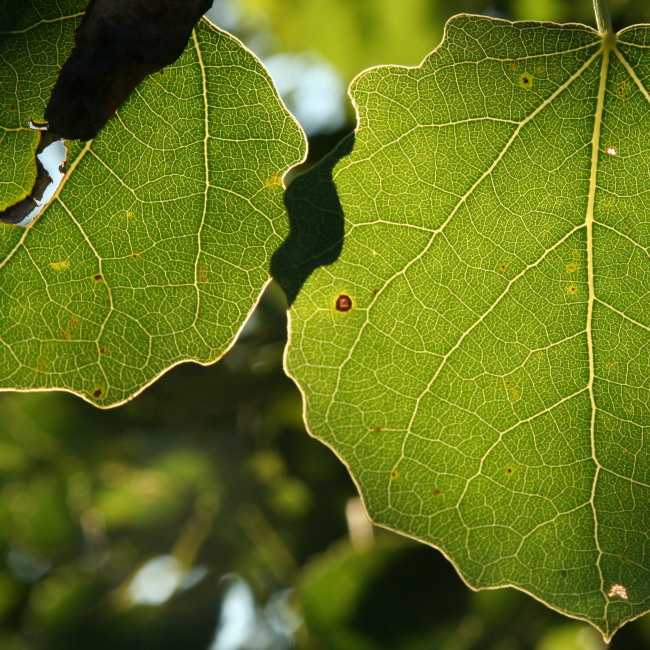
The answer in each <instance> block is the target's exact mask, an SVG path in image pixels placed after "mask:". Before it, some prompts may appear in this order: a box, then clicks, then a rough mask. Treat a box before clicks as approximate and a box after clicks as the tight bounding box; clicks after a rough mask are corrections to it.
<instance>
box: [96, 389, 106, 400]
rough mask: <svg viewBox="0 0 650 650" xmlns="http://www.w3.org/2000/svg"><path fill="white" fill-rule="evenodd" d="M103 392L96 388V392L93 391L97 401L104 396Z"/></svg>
mask: <svg viewBox="0 0 650 650" xmlns="http://www.w3.org/2000/svg"><path fill="white" fill-rule="evenodd" d="M103 392H104V391H103V390H102V389H101V388H95V390H94V391H93V397H94V398H95V399H99V398H100V397H101V396H102V393H103Z"/></svg>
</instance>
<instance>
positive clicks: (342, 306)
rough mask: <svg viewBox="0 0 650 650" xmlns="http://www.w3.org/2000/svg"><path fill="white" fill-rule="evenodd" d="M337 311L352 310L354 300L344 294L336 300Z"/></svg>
mask: <svg viewBox="0 0 650 650" xmlns="http://www.w3.org/2000/svg"><path fill="white" fill-rule="evenodd" d="M336 309H337V311H350V309H352V298H350V296H346V295H345V294H344V293H342V294H341V295H340V296H339V297H338V298H337V299H336Z"/></svg>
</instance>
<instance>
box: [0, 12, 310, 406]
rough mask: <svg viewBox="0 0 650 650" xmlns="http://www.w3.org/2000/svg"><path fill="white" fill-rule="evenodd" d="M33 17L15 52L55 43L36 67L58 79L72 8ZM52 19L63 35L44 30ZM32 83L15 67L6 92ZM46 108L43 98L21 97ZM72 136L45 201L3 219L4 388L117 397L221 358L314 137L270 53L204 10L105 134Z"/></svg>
mask: <svg viewBox="0 0 650 650" xmlns="http://www.w3.org/2000/svg"><path fill="white" fill-rule="evenodd" d="M69 4H71V5H73V4H75V3H69ZM77 5H83V3H76V4H75V7H71V9H74V8H79V7H78V6H77ZM72 13H74V11H71V14H72ZM31 18H32V23H30V25H31V29H28V31H27V34H28V35H29V38H28V39H26V40H25V39H23V41H21V42H22V46H21V47H22V48H23V50H24V51H23V52H22V56H23V58H25V56H27V55H28V54H29V52H30V48H33V47H35V44H38V43H49V45H48V48H47V51H46V52H44V53H43V56H47V57H49V58H48V61H52V63H51V64H50V65H49V66H48V67H47V69H46V70H45V71H44V72H43V73H42V75H41V76H40V77H38V81H39V87H45V88H48V89H49V88H51V86H52V84H53V82H54V78H55V75H56V72H57V65H56V63H57V59H56V57H57V56H59V54H58V53H59V52H60V53H61V54H60V56H64V55H65V53H66V52H67V51H69V47H70V45H69V42H71V38H72V36H71V35H72V34H73V29H74V23H75V20H77V19H78V16H77V15H75V16H73V17H72V18H70V19H65V18H62V19H61V20H59V21H56V22H54V23H52V22H43V21H40V20H38V17H37V16H35V15H32V16H31ZM53 25H56V29H57V30H60V32H61V33H62V34H63V33H65V34H66V37H65V39H64V40H63V41H61V39H58V40H57V39H56V38H51V39H50V40H48V35H50V36H51V34H50V31H51V30H52V29H53ZM63 25H66V29H63ZM4 38H5V40H7V39H10V38H15V35H12V34H7V35H5V37H4ZM12 42H13V41H12ZM19 49H20V48H19ZM3 51H4V50H3ZM14 55H15V52H14ZM14 55H12V56H14ZM7 56H9V55H8V54H7ZM27 58H28V57H27ZM11 60H13V59H11ZM58 63H59V64H60V63H61V61H58ZM28 82H29V75H27V74H24V75H23V74H21V75H17V74H16V75H15V80H14V84H13V86H12V88H11V89H13V88H14V87H16V88H17V89H18V90H17V93H18V95H19V96H20V97H23V98H24V97H25V96H27V95H28V90H27V89H28V86H29V83H28ZM2 91H3V96H5V95H9V94H10V88H9V84H7V85H4V84H3V86H2ZM44 96H46V94H44ZM28 103H29V102H28ZM43 105H44V102H43V100H42V98H41V97H40V96H38V95H36V96H35V99H34V101H33V102H31V103H29V107H28V108H27V109H26V110H27V111H28V112H29V114H30V115H33V116H38V115H40V114H42V110H43ZM22 117H24V113H21V119H22ZM25 126H26V124H25ZM68 147H69V149H70V151H69V154H68V164H69V171H68V173H67V176H66V179H65V181H64V185H63V187H62V188H61V190H60V191H59V192H58V193H57V195H56V197H55V199H54V200H53V201H52V202H51V204H50V205H49V206H48V207H47V208H46V211H45V212H44V214H42V215H41V216H40V217H39V218H38V220H37V221H36V222H35V223H34V224H32V225H31V226H30V227H29V228H28V229H27V230H26V231H25V230H22V229H20V228H14V227H6V228H2V229H0V247H1V250H2V252H3V253H4V256H3V258H2V259H3V262H2V268H1V270H0V272H1V273H2V274H3V278H4V279H3V285H2V286H3V287H4V289H3V293H2V295H1V296H0V305H1V307H0V309H1V311H2V313H3V314H5V324H4V327H3V328H2V330H1V331H0V339H1V340H2V342H3V344H4V345H3V346H2V348H3V351H4V358H3V359H2V361H3V363H2V364H1V365H0V368H1V369H2V376H1V377H0V387H2V388H7V389H24V390H33V389H65V390H70V391H73V392H75V393H78V394H80V395H81V396H83V397H84V398H86V399H88V400H90V401H92V402H93V403H95V404H97V405H99V406H105V407H106V406H115V405H117V404H120V403H122V402H124V401H125V400H127V399H129V398H131V397H133V396H134V395H135V394H137V393H138V392H139V391H141V390H142V389H143V388H144V387H145V386H147V385H149V384H150V383H151V382H152V381H154V380H155V379H156V378H157V377H158V376H159V375H160V374H162V373H163V372H165V371H166V370H167V369H169V368H170V367H171V366H173V365H175V364H177V363H181V362H183V361H188V360H194V361H197V362H200V363H211V362H214V361H216V360H217V359H218V358H220V357H221V356H222V355H223V354H224V353H225V351H226V350H227V349H228V348H229V347H230V346H231V345H232V344H233V342H234V340H235V338H236V337H237V334H238V332H239V331H240V330H241V328H242V327H243V325H244V323H245V322H246V320H247V318H248V315H249V313H250V312H251V311H252V309H253V307H254V306H255V304H256V303H257V300H258V299H259V296H260V294H261V292H262V290H263V288H264V286H265V285H266V283H267V282H268V280H269V272H268V265H269V261H270V257H271V254H272V252H273V251H274V250H275V248H277V246H278V245H279V244H280V242H281V241H282V237H283V236H284V234H285V233H286V230H287V229H286V225H285V223H284V208H283V203H282V193H283V192H282V190H283V182H282V178H283V176H284V173H285V172H286V171H287V170H288V169H289V168H290V167H292V166H293V165H295V164H296V163H298V162H299V161H300V160H301V159H302V158H303V157H304V152H305V140H304V135H303V134H302V131H301V129H300V127H299V126H298V125H297V123H296V122H295V120H293V118H292V117H291V116H290V114H289V113H288V111H287V110H286V108H285V107H284V106H283V104H282V102H281V101H280V99H279V97H278V95H277V92H276V90H275V88H274V86H273V83H272V81H271V79H270V77H269V76H268V74H267V73H266V71H265V70H264V68H263V67H262V65H261V63H260V62H259V61H258V60H257V59H256V58H255V57H254V56H253V55H252V54H251V53H250V52H249V51H248V50H246V48H244V46H243V45H242V44H241V43H239V42H238V41H237V40H236V39H234V38H233V37H231V36H230V35H228V34H226V33H225V32H221V31H220V30H218V29H216V28H215V27H213V26H212V25H211V24H210V23H208V22H207V21H201V22H200V23H199V24H198V25H197V28H196V30H195V33H194V35H193V37H192V39H191V40H190V43H189V45H188V47H187V48H186V50H185V52H184V54H183V55H182V56H181V58H180V59H179V60H178V61H177V62H176V63H175V64H174V65H172V66H169V67H167V68H165V69H164V70H163V71H162V72H161V73H157V74H155V75H153V76H151V77H150V78H148V79H147V80H146V81H145V82H143V83H142V84H141V85H140V86H139V87H138V88H137V89H136V90H135V92H134V93H133V95H132V96H131V97H130V98H129V100H128V101H127V102H126V104H125V105H124V106H123V107H122V109H120V111H119V112H118V114H117V115H116V116H115V118H114V119H112V120H111V121H110V122H109V124H107V125H106V127H105V128H104V129H103V130H102V132H101V133H100V135H99V136H98V137H97V138H95V139H94V140H92V141H90V142H89V143H87V144H86V145H83V144H79V143H71V142H68Z"/></svg>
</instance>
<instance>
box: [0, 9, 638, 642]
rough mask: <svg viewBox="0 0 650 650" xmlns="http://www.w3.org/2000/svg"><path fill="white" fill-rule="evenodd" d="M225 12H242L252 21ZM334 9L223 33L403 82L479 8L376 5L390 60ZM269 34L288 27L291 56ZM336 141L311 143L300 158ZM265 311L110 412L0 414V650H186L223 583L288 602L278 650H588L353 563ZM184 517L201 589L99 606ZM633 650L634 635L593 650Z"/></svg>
mask: <svg viewBox="0 0 650 650" xmlns="http://www.w3.org/2000/svg"><path fill="white" fill-rule="evenodd" d="M234 1H235V3H236V4H237V6H240V7H244V8H245V9H246V8H247V7H248V6H250V5H251V3H252V2H253V0H234ZM259 1H261V0H258V2H259ZM304 4H308V3H307V2H305V3H304ZM342 4H343V3H340V4H339V3H334V2H332V3H328V7H327V15H326V16H323V17H322V18H321V20H320V21H316V22H314V21H312V22H311V23H307V22H306V21H304V20H303V14H304V9H303V6H302V4H301V3H299V2H297V0H272V2H270V1H269V2H268V3H266V4H265V5H264V7H263V8H264V13H263V14H256V22H253V23H251V22H246V21H245V20H242V21H240V23H239V32H238V33H239V34H241V35H242V36H245V37H250V38H251V43H254V41H255V40H256V38H257V37H258V36H259V29H258V25H259V24H261V23H262V22H265V23H266V25H271V27H272V35H273V39H274V42H275V47H276V48H277V49H278V50H279V51H285V50H287V49H291V48H293V49H294V50H295V49H298V50H300V49H301V48H307V49H314V48H317V49H320V50H321V51H322V52H324V53H326V55H328V53H329V52H334V54H332V56H331V58H332V60H334V58H335V56H337V55H336V53H337V52H342V53H345V52H347V49H346V48H347V45H348V44H347V42H344V41H342V39H341V38H340V35H342V34H346V35H348V37H349V35H352V37H353V38H354V39H355V41H356V42H355V43H354V44H353V45H354V47H353V48H352V49H351V50H350V52H353V51H354V52H356V54H355V55H354V56H358V57H359V59H355V58H354V56H353V55H352V54H344V55H342V56H341V57H340V68H339V70H340V72H341V75H342V76H343V77H344V78H346V79H350V78H351V77H352V76H354V75H356V74H357V73H358V72H360V71H361V70H362V69H363V68H364V67H366V66H367V65H375V64H384V63H403V64H408V65H415V64H417V63H419V61H420V60H421V59H422V58H423V57H424V55H425V54H426V53H427V52H428V51H430V50H431V49H432V48H433V47H434V46H435V45H437V43H438V41H439V37H440V35H441V33H442V26H443V23H444V20H446V19H447V18H448V17H449V16H451V15H452V14H453V13H456V12H458V11H468V12H483V11H485V10H486V9H487V8H488V3H486V2H478V1H467V0H459V1H457V2H449V1H445V2H442V1H438V2H435V1H433V0H406V2H403V3H395V4H400V5H401V6H402V7H403V16H402V17H400V18H399V23H400V24H401V28H400V29H401V30H403V31H404V32H405V33H407V34H410V37H409V38H406V37H404V35H400V36H398V38H399V42H400V43H401V45H400V48H401V47H402V46H404V44H405V43H406V45H408V48H409V49H408V55H403V54H402V50H401V49H400V48H393V49H391V42H389V38H387V36H386V33H385V32H384V31H382V30H383V29H386V30H390V29H391V28H390V26H387V27H385V28H382V29H376V30H368V29H366V30H365V31H364V30H361V31H360V32H357V31H356V29H355V30H353V29H351V28H349V27H347V26H345V25H344V24H343V23H344V21H346V20H350V18H349V16H350V13H351V12H355V13H356V14H359V15H364V16H365V17H366V18H365V19H366V20H367V21H370V23H371V24H374V25H382V24H385V17H384V16H383V15H380V13H379V12H382V11H385V7H384V3H380V2H376V3H373V2H362V1H361V0H348V1H347V2H346V3H345V5H346V6H345V7H342V6H341V5H342ZM418 5H420V7H419V8H418ZM612 5H613V7H614V14H615V21H616V22H617V24H618V26H619V27H622V26H623V25H624V24H632V23H633V22H640V21H646V20H649V19H650V8H649V6H648V4H647V3H646V2H644V1H642V0H631V1H629V2H616V3H615V2H612ZM411 7H413V8H414V11H413V12H412V13H411V10H410V9H411ZM489 9H490V10H494V9H497V10H499V11H501V12H503V15H504V16H505V17H513V18H538V19H554V20H584V21H586V22H588V23H590V24H591V22H592V18H591V4H590V2H589V1H588V0H581V1H580V2H577V1H576V2H568V1H561V0H547V1H546V2H544V1H542V0H539V1H537V0H512V2H494V3H489ZM423 10H424V12H425V13H424V14H423ZM278 16H284V17H288V19H289V20H290V21H291V23H292V24H295V25H297V29H296V32H299V34H298V36H299V38H300V40H299V41H298V42H296V43H292V42H291V41H290V40H289V37H288V36H287V35H286V33H285V31H283V30H282V29H280V28H279V27H278ZM423 16H424V17H423ZM356 20H357V19H355V21H356ZM326 23H327V24H331V25H333V27H328V28H327V29H325V28H324V25H325V24H326ZM356 25H358V22H355V26H356ZM286 31H289V30H286ZM416 34H417V35H418V38H417V39H416V38H415V37H414V35H416ZM321 41H322V42H323V44H322V45H321V44H320V43H321ZM366 51H369V52H372V53H373V54H372V55H371V56H367V55H366ZM2 110H4V107H3V109H2ZM338 138H339V135H338V134H336V135H334V136H321V137H317V138H315V139H314V141H313V142H312V147H311V150H312V153H313V152H315V151H317V150H318V151H320V152H323V151H325V150H327V149H330V148H332V147H333V146H334V145H335V144H336V142H337V141H338ZM283 310H284V303H283V299H282V297H281V296H280V294H279V293H278V292H277V291H275V292H274V293H273V294H272V295H269V296H267V298H266V299H265V300H264V301H263V303H262V305H261V306H260V308H259V309H258V310H257V312H256V314H255V315H254V317H253V320H252V321H251V324H250V327H249V328H248V329H247V331H246V333H245V335H244V336H243V337H242V339H241V340H240V342H239V343H238V344H237V345H236V346H235V348H233V350H231V352H230V353H229V354H228V355H227V357H226V358H225V359H224V360H223V361H222V362H221V363H220V364H218V365H217V366H214V367H209V368H202V367H199V366H196V365H192V364H189V365H183V366H179V367H177V368H175V369H174V370H172V371H171V372H170V373H168V375H167V376H165V377H163V378H162V379H161V380H160V381H159V382H157V383H156V384H155V385H154V386H152V387H151V388H149V389H148V390H147V391H145V392H144V393H143V394H142V395H140V396H139V397H138V399H137V400H135V401H134V402H131V403H129V404H127V405H125V406H123V407H120V408H119V409H116V410H112V411H107V412H105V411H98V410H96V409H94V408H92V407H90V406H89V405H87V404H84V403H82V402H81V400H79V399H77V398H74V397H72V396H70V395H66V394H31V395H16V394H2V395H0V498H1V501H2V503H1V504H0V517H1V518H2V519H1V520H0V523H1V525H0V557H1V559H2V561H1V563H0V647H2V648H3V650H5V649H6V650H59V649H61V650H64V649H65V650H88V648H89V647H92V648H93V649H95V648H96V649H97V650H104V648H106V650H108V649H109V648H110V650H114V649H115V648H118V647H119V648H125V649H126V650H129V649H130V648H133V649H134V650H135V648H137V649H138V650H149V649H151V650H167V649H169V650H178V648H187V649H188V650H204V649H207V648H208V647H209V645H210V643H211V640H212V639H213V637H214V632H215V628H216V626H217V624H218V619H219V608H220V603H221V602H222V598H223V595H224V592H225V591H226V585H227V582H221V581H220V579H221V577H222V576H224V575H226V574H230V573H232V572H237V573H238V574H239V575H241V576H243V577H244V578H245V579H246V580H247V581H248V583H249V584H250V585H251V587H252V588H253V592H254V595H255V600H256V602H257V604H258V607H259V610H258V612H257V614H258V618H261V617H263V615H264V611H265V610H264V608H265V606H267V605H268V604H269V603H270V602H271V601H272V598H273V596H274V594H278V593H283V592H284V590H285V589H287V588H294V589H295V591H294V592H293V595H292V597H291V600H290V603H291V608H292V609H293V610H294V611H296V612H298V614H299V615H300V616H301V617H302V618H303V619H304V623H303V624H302V625H301V626H300V627H299V629H298V630H297V631H296V632H295V634H294V635H293V638H294V645H295V646H296V647H298V648H304V649H306V650H331V649H333V648H336V650H346V649H347V648H349V649H350V650H359V649H360V648H368V649H372V650H374V649H375V648H379V649H381V650H384V649H385V650H394V649H395V648H405V649H409V650H411V649H415V648H417V649H421V650H425V649H426V650H430V648H432V647H435V648H441V649H442V650H463V649H470V648H471V649H477V650H478V649H482V648H489V649H490V650H528V649H535V650H596V649H600V648H602V644H601V642H600V641H599V639H598V638H595V637H594V636H593V635H591V636H590V633H591V632H592V630H590V629H589V628H588V626H586V625H583V624H579V623H572V622H567V620H566V619H564V618H563V617H560V616H559V615H556V614H554V613H553V612H551V611H550V610H548V609H547V608H545V607H543V606H541V605H539V604H537V603H535V602H534V601H533V600H532V599H530V598H529V597H526V596H523V595H522V594H518V593H516V592H514V591H512V590H497V591H486V592H479V593H474V592H471V591H470V590H468V589H467V588H466V587H465V586H464V585H463V584H462V583H461V581H460V579H459V578H458V576H457V575H456V574H455V572H454V571H453V570H452V569H451V567H450V565H449V564H448V562H447V561H446V560H445V559H444V558H442V557H441V556H440V554H439V553H437V552H435V551H432V550H430V549H429V548H427V547H425V546H417V545H414V544H412V543H409V542H406V541H404V540H402V539H400V538H396V537H395V536H391V535H389V534H385V535H380V536H377V537H376V539H375V541H374V542H372V541H371V542H370V543H368V544H367V545H366V546H365V547H361V548H358V547H355V546H353V544H352V543H351V542H350V540H349V539H348V533H347V527H346V522H345V519H344V507H345V503H346V501H347V500H348V499H349V498H351V497H353V495H354V490H353V487H352V485H351V483H350V480H349V477H348V475H347V473H346V472H345V471H344V469H343V468H342V466H341V465H340V464H339V462H338V461H337V460H336V459H335V458H334V456H333V455H332V454H331V452H329V450H327V449H326V448H325V447H323V446H322V445H320V444H319V443H317V442H316V441H313V440H311V439H309V438H308V437H307V435H306V433H305V431H304V429H303V427H302V424H301V405H300V399H299V396H298V395H297V392H296V390H295V388H294V387H293V385H292V384H291V382H289V380H287V379H286V377H284V375H283V372H282V370H281V356H282V348H283V345H284V336H285V334H284V332H285V330H286V326H285V321H284V315H283ZM176 492H177V493H176ZM197 508H198V512H199V513H201V512H202V513H203V515H201V516H199V517H197ZM149 513H151V514H149ZM202 517H205V518H206V519H207V518H210V529H209V532H207V533H205V536H204V537H203V538H202V537H201V535H196V534H192V535H189V538H190V539H193V540H194V542H195V544H196V543H197V542H199V541H200V540H201V539H202V543H200V544H197V546H198V550H197V551H196V554H195V555H193V556H192V555H191V554H187V555H185V557H186V558H187V557H189V558H190V559H189V564H191V566H192V568H194V569H196V568H199V567H205V568H206V569H207V571H208V573H207V574H206V575H205V576H204V577H203V579H202V580H200V581H198V582H197V583H196V584H195V585H194V586H192V587H191V588H188V589H186V590H185V591H180V592H178V593H176V594H174V595H173V596H172V597H171V598H170V599H169V600H168V601H166V602H165V603H163V604H161V605H158V606H155V605H142V604H133V603H131V604H130V603H129V600H128V599H126V600H124V599H120V598H116V594H124V593H125V592H127V586H128V585H129V584H130V582H131V580H132V578H133V576H134V575H135V574H136V572H137V571H138V569H139V568H141V567H142V566H143V565H144V564H145V563H146V562H148V561H149V560H151V559H152V558H156V557H159V556H161V555H166V554H170V553H171V554H176V553H177V551H178V548H175V547H176V545H177V542H178V541H179V538H181V537H182V536H183V531H186V530H192V529H193V528H194V529H196V528H197V526H196V525H195V524H196V523H197V522H200V521H203V520H204V519H202ZM109 521H110V524H109V523H108V522H109ZM193 522H194V523H193ZM198 529H199V531H200V530H201V525H199V526H198ZM187 537H188V536H187V535H186V538H187ZM278 540H279V541H280V542H281V547H283V548H282V550H280V548H281V547H279V546H278ZM181 547H182V545H181ZM278 557H280V558H283V560H281V561H280V562H278V561H277V558H278ZM288 558H293V564H292V562H291V561H290V560H289V559H288ZM287 567H288V570H287ZM414 596H415V597H414ZM268 638H269V637H267V639H268ZM273 643H274V645H272V646H270V647H271V648H273V650H278V649H281V648H283V647H286V642H285V641H283V640H279V639H277V638H276V639H275V640H274V641H273ZM283 643H285V645H282V644H283ZM649 646H650V620H649V619H647V617H646V618H644V619H640V620H639V621H635V622H634V623H632V624H630V625H628V626H626V627H625V628H623V630H621V631H620V632H619V633H618V635H617V636H616V637H615V639H614V641H613V643H612V644H611V646H610V648H611V649H612V650H627V649H628V648H644V647H649ZM241 647H242V648H251V649H253V650H262V649H263V648H264V646H263V645H262V644H261V643H257V644H253V643H252V642H250V643H248V645H245V644H244V645H242V646H241Z"/></svg>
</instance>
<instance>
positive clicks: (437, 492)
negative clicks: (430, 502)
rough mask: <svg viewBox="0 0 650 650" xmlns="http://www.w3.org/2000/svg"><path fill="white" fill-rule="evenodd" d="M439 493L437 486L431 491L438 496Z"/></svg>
mask: <svg viewBox="0 0 650 650" xmlns="http://www.w3.org/2000/svg"><path fill="white" fill-rule="evenodd" d="M439 494H440V490H439V489H438V488H436V489H435V490H434V491H433V495H434V496H436V497H437V496H439Z"/></svg>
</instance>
